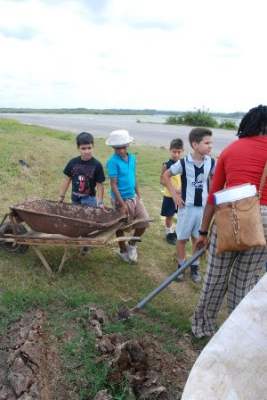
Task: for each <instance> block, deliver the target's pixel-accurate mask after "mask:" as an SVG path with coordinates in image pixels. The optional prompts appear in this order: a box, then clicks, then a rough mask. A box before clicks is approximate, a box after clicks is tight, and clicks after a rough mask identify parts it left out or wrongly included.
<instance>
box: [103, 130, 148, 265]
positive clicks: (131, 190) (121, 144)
mask: <svg viewBox="0 0 267 400" xmlns="http://www.w3.org/2000/svg"><path fill="white" fill-rule="evenodd" d="M133 140H134V139H133V137H131V136H130V135H129V132H128V131H127V130H126V129H117V130H115V131H112V132H111V133H110V134H109V137H108V139H107V140H106V144H107V145H108V146H111V147H113V149H114V154H113V155H112V156H111V157H110V158H109V160H108V161H107V171H108V176H109V178H110V186H111V198H112V202H113V204H114V205H115V207H118V208H122V209H123V210H124V211H125V212H126V213H127V214H128V216H129V219H130V220H134V219H146V220H148V219H149V216H148V213H147V211H146V209H145V207H144V204H143V202H142V200H141V195H140V192H139V188H138V185H137V180H136V158H135V156H134V155H133V154H131V153H128V151H127V148H128V146H129V144H130V143H131V142H132V141H133ZM134 227H135V232H134V236H138V237H140V236H141V235H143V233H144V232H145V230H146V228H147V227H148V222H140V223H137V224H136V225H135V226H134ZM116 234H117V236H118V237H119V236H123V231H121V230H119V231H117V232H116ZM119 247H120V252H119V256H120V257H121V259H122V260H123V261H126V262H137V258H138V255H137V247H136V242H135V241H130V242H129V243H128V246H127V245H126V243H125V242H119Z"/></svg>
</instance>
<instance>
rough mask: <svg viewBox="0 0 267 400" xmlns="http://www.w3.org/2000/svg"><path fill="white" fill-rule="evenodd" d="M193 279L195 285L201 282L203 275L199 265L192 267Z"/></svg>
mask: <svg viewBox="0 0 267 400" xmlns="http://www.w3.org/2000/svg"><path fill="white" fill-rule="evenodd" d="M191 279H192V281H193V282H194V283H200V282H201V275H200V273H199V271H198V265H191Z"/></svg>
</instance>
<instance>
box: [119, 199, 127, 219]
mask: <svg viewBox="0 0 267 400" xmlns="http://www.w3.org/2000/svg"><path fill="white" fill-rule="evenodd" d="M120 209H121V210H122V211H123V213H124V214H126V215H127V216H128V215H129V210H128V207H127V205H126V203H125V201H124V202H123V203H121V204H120Z"/></svg>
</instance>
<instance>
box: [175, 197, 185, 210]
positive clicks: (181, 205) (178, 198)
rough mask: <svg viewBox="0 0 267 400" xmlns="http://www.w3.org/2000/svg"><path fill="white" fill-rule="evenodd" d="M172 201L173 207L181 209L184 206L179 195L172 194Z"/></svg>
mask: <svg viewBox="0 0 267 400" xmlns="http://www.w3.org/2000/svg"><path fill="white" fill-rule="evenodd" d="M173 201H174V204H175V207H178V208H182V207H184V206H185V203H184V201H183V199H182V197H181V194H180V193H175V194H174V196H173Z"/></svg>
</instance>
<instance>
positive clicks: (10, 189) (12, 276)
mask: <svg viewBox="0 0 267 400" xmlns="http://www.w3.org/2000/svg"><path fill="white" fill-rule="evenodd" d="M0 149H1V157H0V184H1V202H0V218H2V216H3V215H4V214H6V213H7V212H8V210H9V206H10V205H13V204H16V203H19V202H23V201H24V200H25V199H26V198H30V197H41V198H47V199H51V200H56V199H57V198H58V193H59V186H60V184H61V181H62V178H63V174H62V170H63V168H64V166H65V164H66V163H67V161H68V160H69V159H70V158H72V157H74V156H75V155H76V154H77V150H76V146H75V137H74V135H73V134H71V133H68V132H59V131H55V130H50V129H46V128H41V127H37V126H32V125H23V124H20V123H17V122H15V121H12V120H0ZM131 151H132V152H134V153H135V154H136V155H137V159H138V179H139V184H140V187H141V192H142V194H143V198H144V202H145V204H146V206H147V209H148V211H149V213H150V215H151V217H152V218H154V223H152V224H151V227H150V229H149V230H148V231H147V232H146V234H145V235H144V237H143V240H142V243H141V244H140V246H139V253H140V261H139V263H138V265H137V266H128V265H126V264H123V263H122V262H121V261H119V260H118V259H117V258H116V256H115V255H114V252H113V249H112V248H101V249H93V250H92V251H91V252H90V254H89V255H88V256H86V257H77V256H75V257H73V258H72V259H70V260H69V261H67V262H66V264H65V266H64V269H63V272H62V273H61V274H54V275H53V277H52V278H49V277H48V276H47V274H46V272H45V270H44V268H43V267H42V265H41V263H40V261H39V259H38V258H37V257H36V255H35V253H34V252H33V251H32V250H31V249H30V250H29V251H28V252H27V253H26V254H24V255H15V254H14V255H11V254H7V253H6V252H4V251H0V317H1V318H0V333H2V334H4V333H5V331H6V328H7V326H8V324H9V323H10V322H11V321H14V320H15V319H17V318H19V316H20V315H22V314H23V313H24V312H25V311H26V310H29V309H32V308H36V307H37V308H42V309H44V310H46V312H47V314H48V324H49V326H50V327H51V329H52V331H53V333H54V334H55V335H56V337H57V338H58V343H59V346H60V348H61V354H62V357H63V359H64V360H67V364H68V363H69V364H70V365H74V364H75V363H77V364H79V363H80V362H81V363H82V364H83V368H82V369H81V370H80V369H77V370H76V371H75V374H72V373H69V372H68V373H67V377H68V379H69V381H70V382H73V379H75V385H76V386H77V387H80V391H79V394H78V398H80V399H86V398H88V396H89V395H90V396H92V395H93V394H94V393H95V392H96V390H97V389H99V388H102V387H105V382H106V381H105V379H106V366H105V365H104V364H103V365H102V364H101V365H100V366H98V367H95V368H94V366H93V361H92V360H93V358H94V356H95V351H94V350H93V349H94V343H93V341H94V339H93V338H92V337H91V336H90V335H89V334H88V333H86V332H85V331H84V329H83V327H82V326H81V325H80V324H79V323H76V322H75V321H76V320H77V318H83V313H84V309H85V308H86V306H87V305H88V304H92V303H94V304H98V305H99V306H100V307H102V308H103V309H105V310H106V312H107V313H108V314H109V315H111V316H112V315H114V314H115V313H116V310H117V309H118V307H119V306H120V305H121V304H127V305H128V306H129V307H132V306H134V305H135V304H136V303H137V302H138V301H140V299H142V298H143V297H144V296H146V295H147V294H148V293H149V292H150V291H151V290H152V289H154V288H155V287H156V286H158V285H159V283H161V280H162V279H164V278H165V277H166V276H167V275H168V274H170V273H172V272H173V271H174V270H175V268H176V261H175V248H174V247H172V246H169V245H167V244H166V242H165V240H164V239H163V237H164V229H163V223H162V221H161V219H160V217H159V210H160V205H161V199H162V194H161V188H160V185H159V175H160V171H161V165H162V162H163V161H164V160H165V159H166V158H167V157H168V153H167V151H166V150H164V149H159V148H153V147H146V146H132V147H131ZM111 154H112V150H111V149H109V148H108V147H107V146H105V144H104V140H103V139H97V140H96V144H95V155H96V157H97V158H98V159H99V160H100V161H101V162H102V163H103V164H105V162H106V160H107V158H108V157H109V156H110V155H111ZM21 159H22V160H24V161H26V162H27V163H28V164H29V166H30V168H25V167H23V166H21V165H20V163H19V160H21ZM105 187H106V202H107V203H108V190H109V184H108V182H106V184H105ZM68 196H69V195H68ZM69 200H70V197H68V199H67V201H69ZM43 251H44V254H45V255H46V257H47V259H48V261H49V262H50V264H51V265H52V266H54V268H55V266H56V265H58V264H59V262H60V257H61V254H62V249H61V248H59V247H46V248H44V250H43ZM188 251H190V247H189V249H188ZM72 252H74V254H75V250H72ZM202 269H204V264H203V266H202ZM198 293H199V288H196V287H195V286H194V285H193V284H192V283H191V282H190V281H189V280H187V281H186V282H184V283H182V284H179V285H178V284H176V283H173V284H172V290H170V289H167V290H164V291H163V292H162V293H161V294H160V295H159V296H157V297H156V298H155V299H154V300H153V301H152V302H151V303H150V304H149V305H148V306H146V308H145V313H144V315H141V316H136V317H134V318H133V319H131V320H130V321H129V322H127V323H123V322H118V321H114V320H113V322H111V323H110V324H108V325H107V326H106V327H105V329H106V332H122V333H123V334H125V335H126V336H127V337H135V336H140V337H142V336H143V335H144V334H153V335H157V336H158V337H159V339H160V340H161V341H162V342H163V343H165V344H166V346H165V348H166V349H167V351H168V349H169V350H170V349H172V351H177V352H178V353H180V352H181V351H182V350H181V349H179V348H178V349H176V350H173V349H175V347H173V346H170V345H168V342H169V343H174V342H175V338H176V335H177V334H179V335H180V334H183V333H185V332H188V331H189V329H190V317H191V314H192V312H193V309H194V307H195V304H196V301H197V298H198ZM70 321H71V324H73V325H74V326H75V327H74V330H75V332H76V333H75V337H74V338H73V341H71V342H70V343H68V344H67V345H65V344H64V342H63V339H62V338H63V336H64V332H65V330H66V329H68V323H69V322H70ZM90 354H91V356H90ZM73 375H75V376H73ZM89 375H90V377H89ZM89 378H90V379H91V380H92V381H91V380H90V379H89ZM88 379H89V382H91V383H88V384H85V383H84V382H85V380H88ZM81 382H82V383H81ZM110 390H111V391H112V393H113V395H114V398H117V399H124V398H125V399H126V398H127V397H125V396H127V394H125V393H126V392H127V383H125V384H124V385H123V386H122V387H120V388H118V387H115V388H110Z"/></svg>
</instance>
